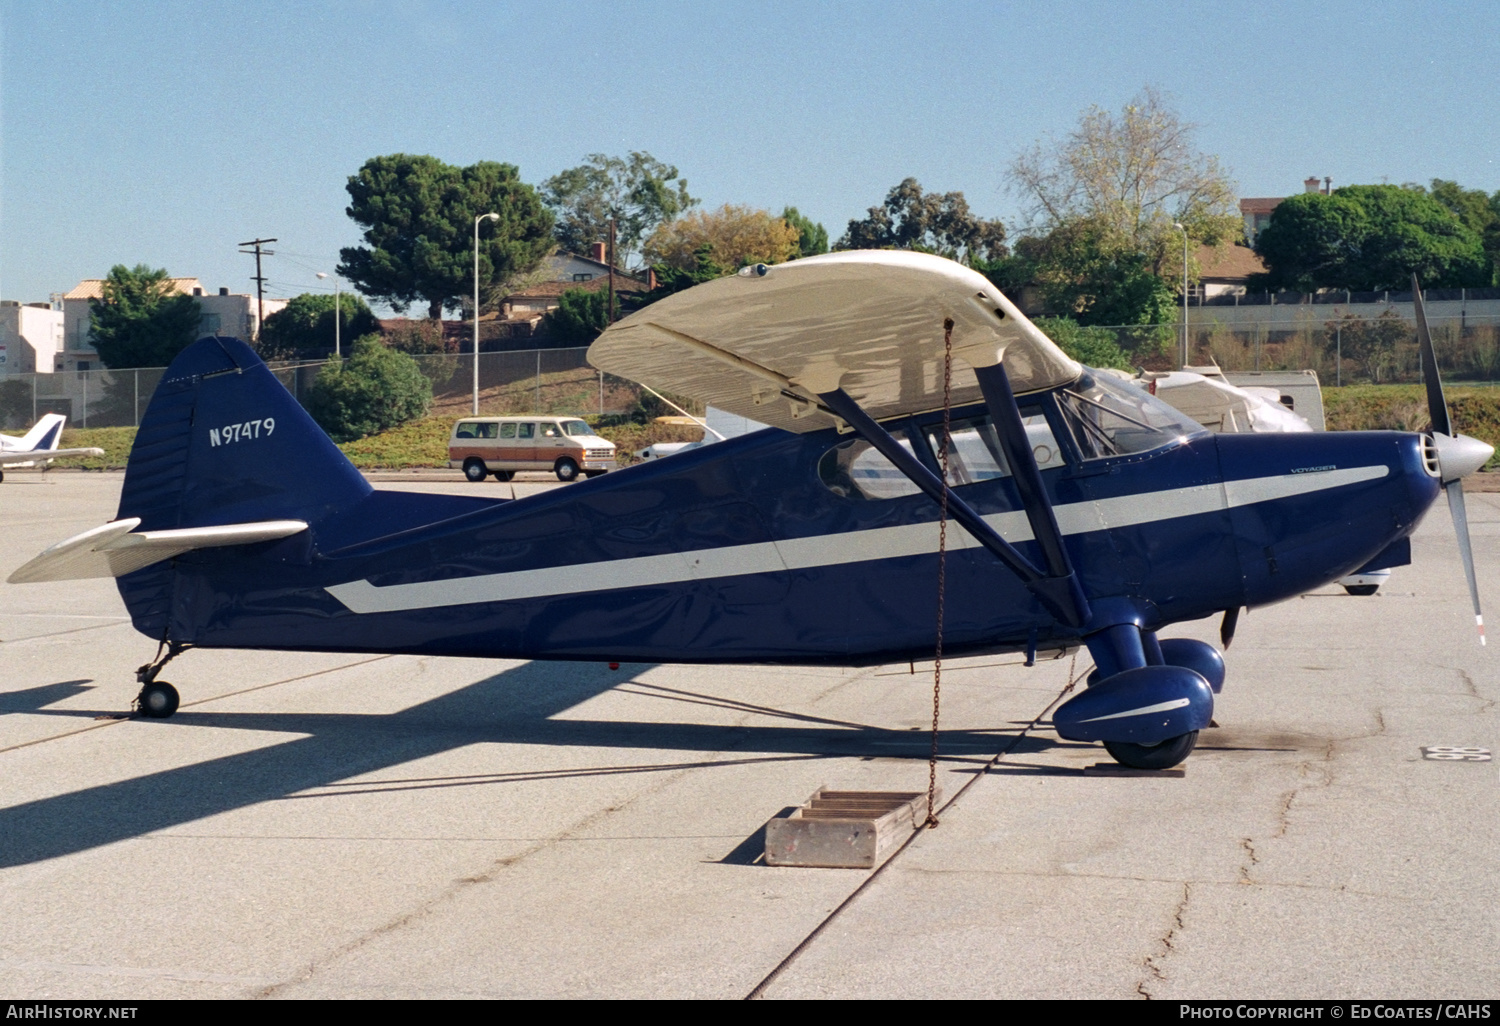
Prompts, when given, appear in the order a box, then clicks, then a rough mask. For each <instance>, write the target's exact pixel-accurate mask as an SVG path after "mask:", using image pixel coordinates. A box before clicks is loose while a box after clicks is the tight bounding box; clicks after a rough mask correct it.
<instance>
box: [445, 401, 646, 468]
mask: <svg viewBox="0 0 1500 1026" xmlns="http://www.w3.org/2000/svg"><path fill="white" fill-rule="evenodd" d="M448 466H450V467H452V468H453V469H455V470H457V469H460V468H462V470H463V472H464V476H465V477H467V478H468V479H469V480H470V481H476V482H477V481H483V480H484V479H485V478H486V477H488V476H489V475H491V474H493V475H494V476H495V479H496V480H498V481H509V480H510V479H511V478H512V477H514V476H515V474H516V471H518V470H543V471H546V470H550V471H552V472H553V473H554V474H556V475H557V479H558V480H559V481H572V480H574V479H575V478H577V477H578V475H579V474H582V475H584V476H585V477H595V476H597V475H599V474H603V473H604V472H605V471H608V470H614V469H615V468H616V467H617V466H619V464H618V463H617V462H616V461H615V445H614V443H613V442H610V441H606V440H605V439H603V438H600V437H599V436H598V435H596V434H594V429H593V428H591V427H589V426H588V424H587V423H585V422H584V421H583V420H581V419H580V418H578V417H465V418H463V419H462V420H460V421H458V422H457V423H456V424H454V425H453V434H452V435H451V436H450V437H449V439H448Z"/></svg>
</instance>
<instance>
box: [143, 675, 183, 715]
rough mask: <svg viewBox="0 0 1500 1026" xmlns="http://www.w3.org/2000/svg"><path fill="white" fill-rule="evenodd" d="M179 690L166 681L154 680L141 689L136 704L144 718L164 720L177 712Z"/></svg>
mask: <svg viewBox="0 0 1500 1026" xmlns="http://www.w3.org/2000/svg"><path fill="white" fill-rule="evenodd" d="M179 700H180V699H179V698H178V695H177V689H176V688H174V687H173V686H172V685H170V684H168V683H167V682H166V681H164V680H154V681H152V682H151V683H150V684H147V685H146V686H145V687H143V688H141V693H140V695H139V696H137V698H136V700H135V703H136V707H137V708H138V709H139V710H140V712H141V715H142V716H149V717H151V718H152V719H154V720H164V719H166V718H167V717H168V716H171V715H172V714H173V713H174V712H176V711H177V703H178V702H179Z"/></svg>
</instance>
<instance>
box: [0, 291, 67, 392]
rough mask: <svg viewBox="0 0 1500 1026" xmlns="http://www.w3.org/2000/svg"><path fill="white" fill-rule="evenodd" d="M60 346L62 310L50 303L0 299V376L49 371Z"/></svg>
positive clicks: (61, 340) (61, 343) (61, 342)
mask: <svg viewBox="0 0 1500 1026" xmlns="http://www.w3.org/2000/svg"><path fill="white" fill-rule="evenodd" d="M62 347H63V313H62V311H61V310H54V309H52V304H50V303H27V304H26V305H25V306H22V305H21V304H20V303H18V302H16V301H15V300H13V299H7V300H3V301H0V378H3V377H7V376H9V375H11V374H49V373H51V371H52V367H53V361H54V360H56V358H57V355H58V354H59V353H60V352H61V351H62Z"/></svg>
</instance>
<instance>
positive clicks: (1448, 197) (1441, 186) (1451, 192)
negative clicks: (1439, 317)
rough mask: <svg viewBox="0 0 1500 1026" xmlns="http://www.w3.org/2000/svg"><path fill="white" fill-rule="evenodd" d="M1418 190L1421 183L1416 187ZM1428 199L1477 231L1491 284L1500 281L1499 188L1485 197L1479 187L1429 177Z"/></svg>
mask: <svg viewBox="0 0 1500 1026" xmlns="http://www.w3.org/2000/svg"><path fill="white" fill-rule="evenodd" d="M1416 188H1417V189H1419V190H1420V189H1421V186H1417V187H1416ZM1432 198H1433V199H1435V200H1437V201H1438V202H1439V203H1441V204H1442V205H1443V206H1445V207H1447V208H1448V209H1449V210H1451V211H1453V214H1454V216H1455V217H1457V218H1458V219H1459V220H1460V221H1462V222H1463V223H1464V225H1465V226H1466V227H1468V228H1469V229H1470V230H1472V231H1474V232H1476V233H1478V235H1479V238H1480V244H1481V245H1482V246H1483V247H1484V254H1485V258H1486V259H1487V260H1488V261H1489V263H1490V281H1491V283H1492V284H1493V283H1495V282H1500V190H1497V191H1496V192H1495V193H1493V194H1492V195H1488V196H1486V195H1485V193H1484V190H1483V189H1465V188H1464V187H1463V186H1461V185H1459V184H1458V183H1457V182H1451V181H1446V180H1444V179H1442V178H1434V179H1433V180H1432Z"/></svg>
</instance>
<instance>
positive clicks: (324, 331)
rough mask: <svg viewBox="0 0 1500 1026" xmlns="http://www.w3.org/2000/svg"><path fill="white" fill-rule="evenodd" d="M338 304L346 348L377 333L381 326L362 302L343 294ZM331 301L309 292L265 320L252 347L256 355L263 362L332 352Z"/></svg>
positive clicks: (332, 313) (332, 309)
mask: <svg viewBox="0 0 1500 1026" xmlns="http://www.w3.org/2000/svg"><path fill="white" fill-rule="evenodd" d="M338 300H339V307H340V309H341V310H342V313H343V320H342V321H341V322H340V324H339V337H340V339H342V341H343V342H344V343H345V344H348V343H349V342H350V341H352V340H353V339H356V338H359V337H360V336H361V335H368V334H371V333H372V332H378V331H379V330H380V322H379V321H378V320H376V319H375V315H374V314H373V313H371V312H370V308H369V306H367V305H366V304H365V301H364V300H363V299H360V298H359V297H358V296H355V295H350V294H348V293H342V294H340V295H339V297H338ZM333 301H334V297H333V296H330V295H314V294H312V293H309V292H304V293H303V294H302V295H300V296H296V297H294V298H292V299H291V300H290V301H288V303H287V304H286V306H285V307H284V308H282V309H280V310H278V311H276V312H275V313H273V314H272V315H271V316H269V317H267V318H266V323H265V324H264V325H263V326H262V327H261V329H260V338H259V339H257V340H256V343H255V349H256V352H258V353H260V355H261V358H262V359H266V360H289V359H296V358H298V357H302V356H319V357H321V356H323V355H324V354H326V353H331V352H333V342H334V331H333V327H334V324H333V320H334V302H333Z"/></svg>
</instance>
